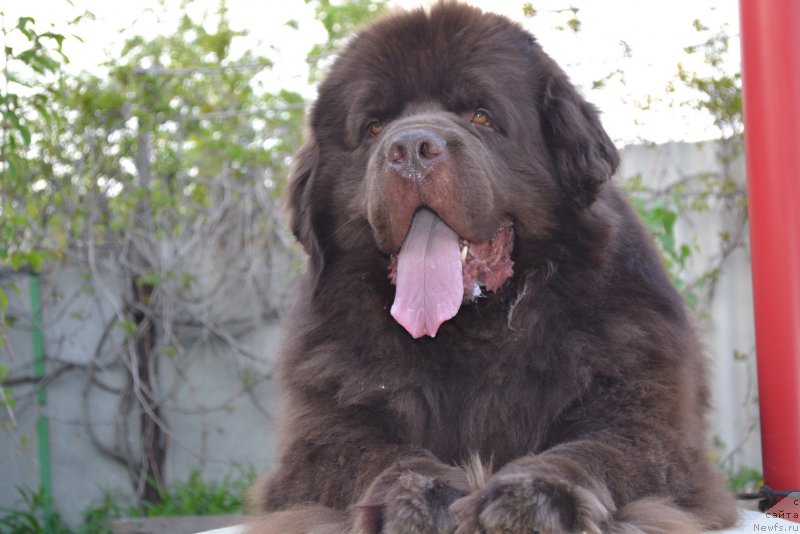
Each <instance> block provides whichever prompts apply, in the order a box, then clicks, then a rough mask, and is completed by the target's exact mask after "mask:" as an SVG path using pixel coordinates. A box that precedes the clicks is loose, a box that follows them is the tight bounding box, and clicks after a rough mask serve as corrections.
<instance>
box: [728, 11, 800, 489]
mask: <svg viewBox="0 0 800 534" xmlns="http://www.w3.org/2000/svg"><path fill="white" fill-rule="evenodd" d="M739 8H740V11H739V16H740V19H741V34H742V74H743V80H744V119H745V121H744V124H745V141H746V149H747V183H748V199H749V209H750V240H751V251H752V264H753V298H754V306H755V327H756V353H757V358H758V389H759V404H760V409H761V444H762V449H763V460H764V482H765V483H766V484H767V485H768V486H770V487H772V489H774V490H800V0H740V2H739Z"/></svg>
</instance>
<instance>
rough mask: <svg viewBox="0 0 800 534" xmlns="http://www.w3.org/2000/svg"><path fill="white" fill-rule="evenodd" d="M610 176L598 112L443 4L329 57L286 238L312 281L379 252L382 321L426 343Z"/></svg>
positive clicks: (384, 25)
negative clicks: (388, 312)
mask: <svg viewBox="0 0 800 534" xmlns="http://www.w3.org/2000/svg"><path fill="white" fill-rule="evenodd" d="M617 164H618V155H617V152H616V149H615V147H614V145H613V143H612V142H611V140H610V139H609V138H608V136H607V135H606V133H605V131H604V130H603V128H602V126H601V125H600V122H599V120H598V116H597V112H596V110H595V109H594V108H593V107H592V106H591V105H590V104H588V103H587V102H585V101H584V100H583V98H582V97H581V96H580V95H579V94H578V93H577V92H576V90H575V89H574V87H573V86H572V84H571V83H570V82H569V80H568V79H567V76H566V75H565V74H564V72H563V71H562V70H561V69H560V68H559V67H558V66H557V65H556V64H555V63H554V62H553V60H552V59H550V58H549V57H548V56H547V55H546V54H545V53H544V52H543V51H542V50H541V48H540V46H539V45H538V44H537V43H536V41H535V40H534V38H533V37H532V36H531V35H530V34H528V33H527V32H525V31H524V30H523V29H522V28H521V27H519V26H518V25H516V24H514V23H512V22H511V21H509V20H507V19H506V18H504V17H501V16H497V15H492V14H484V13H482V12H481V11H479V10H477V9H475V8H471V7H468V6H463V5H458V4H452V3H443V4H439V5H437V6H435V7H434V8H432V9H431V10H430V12H427V13H426V12H424V11H422V10H416V11H413V12H409V13H402V14H394V15H389V16H387V17H385V18H383V19H381V20H379V21H378V22H376V23H375V24H373V25H372V26H370V27H368V28H367V29H366V30H364V31H363V32H362V33H361V34H359V35H358V36H356V37H355V38H354V39H353V40H352V42H351V43H350V44H349V45H348V46H347V47H346V48H345V50H344V51H343V52H342V53H341V54H340V55H339V57H338V58H337V60H336V61H335V63H334V65H333V66H332V68H331V70H330V73H329V75H328V76H327V78H326V79H325V81H324V82H323V83H322V84H321V86H320V88H319V98H318V99H317V102H316V104H315V105H314V108H313V110H312V112H311V116H310V122H309V131H308V134H307V138H306V142H305V144H304V146H303V147H302V148H301V149H300V151H299V152H298V154H297V155H296V162H295V167H294V171H293V174H292V177H291V180H290V186H289V204H290V208H291V217H292V219H291V223H292V228H293V230H294V233H295V235H296V236H297V238H298V239H299V240H300V242H301V243H302V244H303V245H304V247H305V249H306V251H307V252H308V253H309V255H310V256H311V260H312V268H313V269H316V270H317V271H321V270H322V269H323V266H324V265H325V264H326V262H329V261H331V260H333V259H335V258H336V257H337V256H341V255H343V254H348V255H352V254H355V255H358V254H365V253H375V252H377V251H380V253H382V254H383V256H384V257H385V261H386V266H387V270H388V273H389V278H391V281H392V282H393V283H396V284H397V294H396V298H395V304H394V306H393V310H392V313H393V315H394V316H395V318H397V320H398V321H399V322H400V323H401V324H403V326H404V327H406V329H407V330H409V332H410V333H411V334H412V335H414V336H415V337H418V336H421V335H431V336H432V335H435V333H436V329H437V328H438V326H439V324H440V323H441V322H442V321H444V320H447V319H449V318H450V317H452V316H453V315H455V313H456V312H457V311H458V309H459V307H460V306H461V304H462V303H463V302H466V301H469V300H471V299H472V298H473V297H474V296H475V295H478V294H480V293H482V292H483V291H495V290H498V289H499V288H500V287H502V285H503V283H504V282H505V280H506V279H508V278H509V277H510V276H512V275H513V274H512V273H513V270H514V268H513V248H514V246H517V247H520V246H524V245H525V243H526V242H528V241H535V240H544V239H546V238H547V236H548V235H549V234H550V233H552V232H553V231H554V229H555V228H556V226H557V225H558V221H559V220H560V219H562V218H564V217H569V216H570V214H571V213H575V212H578V211H580V210H584V209H586V208H587V207H588V206H590V205H591V204H592V203H593V201H594V199H595V198H596V196H597V194H598V192H599V190H600V188H601V186H602V185H603V183H604V182H605V181H606V180H607V179H608V178H609V177H610V176H611V175H612V174H613V172H614V171H615V169H616V167H617ZM387 283H389V282H388V281H387Z"/></svg>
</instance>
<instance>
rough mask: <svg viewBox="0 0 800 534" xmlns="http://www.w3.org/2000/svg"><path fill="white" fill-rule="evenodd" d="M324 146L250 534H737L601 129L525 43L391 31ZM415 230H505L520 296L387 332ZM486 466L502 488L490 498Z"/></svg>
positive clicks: (700, 410) (697, 369)
mask: <svg viewBox="0 0 800 534" xmlns="http://www.w3.org/2000/svg"><path fill="white" fill-rule="evenodd" d="M476 111H478V112H479V113H476ZM486 116H488V117H490V120H489V121H485V120H484V119H485V117H486ZM309 126H310V127H309V132H308V135H307V139H306V142H305V144H304V146H303V147H302V148H301V149H300V150H299V152H298V154H297V156H296V164H295V169H294V173H293V176H292V177H291V182H290V185H289V187H288V202H289V205H290V208H291V222H292V228H293V231H294V233H295V235H296V236H297V239H298V240H299V241H300V242H301V243H302V244H303V246H304V247H305V250H306V251H307V253H308V255H309V257H310V261H309V265H308V272H307V274H306V276H305V278H304V279H303V280H302V282H301V283H300V285H299V295H298V297H297V302H296V304H295V307H294V312H293V316H292V318H291V320H290V321H289V325H288V330H287V332H286V343H285V346H284V348H283V353H282V360H281V373H280V376H281V380H282V384H283V387H284V388H285V398H286V402H285V414H284V418H283V420H284V421H283V422H284V424H283V426H282V428H281V438H282V442H281V449H280V450H281V453H280V459H279V463H278V465H277V467H276V468H275V469H274V471H272V472H271V473H270V474H268V475H267V476H265V477H264V478H263V479H262V480H261V481H260V482H259V484H258V486H257V488H256V491H254V494H253V495H254V504H255V507H256V509H257V510H258V511H259V512H260V513H261V514H262V516H261V518H260V519H259V520H258V521H257V522H256V523H255V524H254V525H253V527H252V529H253V531H254V532H261V533H267V532H280V533H284V534H285V533H292V532H303V533H319V534H321V533H340V532H359V533H381V532H382V533H420V534H422V533H445V532H447V533H449V532H457V533H459V534H467V533H469V534H473V533H499V532H507V533H530V532H540V533H545V532H547V533H556V532H558V533H561V532H565V533H566V532H588V533H600V532H613V533H642V532H644V533H683V534H686V533H692V532H699V531H701V530H702V529H711V528H722V527H726V526H729V525H731V524H732V523H733V522H734V521H735V518H736V512H735V507H734V505H733V501H732V499H731V497H730V495H729V494H728V493H727V491H726V490H725V488H724V484H723V482H722V480H721V477H720V476H719V474H718V473H717V472H716V471H715V470H714V468H713V467H712V466H711V465H710V463H709V460H708V455H707V452H706V447H707V441H706V433H705V425H704V413H705V411H706V409H707V407H708V403H709V399H708V391H707V389H706V384H705V379H706V372H705V369H704V364H703V356H702V352H701V349H700V347H699V345H698V342H697V340H696V337H695V335H694V333H693V331H692V327H691V325H690V320H689V317H688V316H687V312H686V310H685V309H684V304H683V302H682V300H681V298H680V297H679V295H678V293H677V292H676V291H675V289H674V288H673V286H672V285H671V284H670V281H669V280H668V277H667V276H666V274H665V272H664V270H663V268H662V266H661V262H660V259H659V256H658V254H657V253H656V251H655V250H654V248H653V246H652V245H651V242H650V240H649V238H648V236H647V234H646V232H645V230H644V229H643V228H642V226H641V224H640V223H639V221H638V220H637V217H636V215H635V214H634V212H633V211H632V209H631V208H630V206H629V205H628V203H627V202H626V201H625V200H624V198H623V196H622V195H621V194H620V193H619V192H618V190H617V189H616V187H615V186H614V185H612V184H611V182H610V181H609V178H610V177H611V175H612V174H613V173H614V171H615V169H616V167H617V165H618V155H617V151H616V149H615V147H614V145H613V144H612V142H611V141H610V140H609V138H608V136H607V135H606V133H605V131H604V130H603V128H602V126H601V124H600V122H599V120H598V115H597V112H596V110H595V109H594V108H593V107H592V106H591V105H589V104H587V103H586V102H585V101H584V100H583V98H582V97H581V96H580V95H579V94H578V93H577V92H576V90H575V89H574V88H573V86H572V85H571V84H570V82H569V80H568V79H567V77H566V75H565V74H564V72H563V71H562V70H561V69H560V68H559V67H558V66H557V65H556V64H555V63H554V62H553V61H552V60H551V59H550V58H549V57H548V56H547V55H546V54H545V53H544V52H543V51H542V50H541V48H540V47H539V45H538V44H537V43H536V41H535V40H534V38H533V37H531V36H530V35H529V34H528V33H526V32H525V31H524V30H523V29H522V28H521V27H519V26H518V25H516V24H514V23H512V22H510V21H509V20H507V19H505V18H503V17H500V16H496V15H492V14H485V13H482V12H480V11H479V10H477V9H474V8H471V7H467V6H463V5H458V4H454V3H442V4H438V5H436V6H435V7H433V8H432V9H430V11H427V12H426V11H423V10H416V11H412V12H408V13H402V14H393V15H389V16H386V17H384V18H382V19H380V20H379V21H378V22H376V23H374V24H373V25H371V26H370V27H368V28H367V29H366V30H364V31H363V32H361V33H360V34H359V35H358V36H356V37H355V38H354V39H353V40H352V41H351V42H350V44H349V45H348V46H347V47H346V48H345V50H344V51H343V52H342V53H341V54H340V55H339V57H338V58H337V59H336V61H335V63H334V65H333V66H332V68H331V70H330V73H329V75H328V76H327V78H326V79H325V81H324V82H323V83H322V84H321V86H320V88H319V98H318V99H317V101H316V104H315V105H314V108H313V110H312V112H311V115H310V123H309ZM409 131H413V132H417V131H421V132H423V133H422V134H420V135H423V136H426V135H427V136H429V137H430V139H433V141H425V142H426V143H428V142H431V143H433V144H434V145H435V146H434V148H433V149H431V148H430V147H429V146H428V145H426V146H425V147H423V148H422V149H420V150H421V152H420V154H422V156H426V157H427V156H430V158H429V159H431V161H430V162H425V163H424V164H421V165H423V167H421V168H419V169H417V170H419V171H420V173H419V175H414V176H411V174H409V173H406V171H405V170H403V169H401V168H400V167H399V166H398V165H397V161H399V160H400V159H401V158H400V156H398V155H397V153H396V152H392V150H394V149H393V147H396V146H397V143H398V141H397V139H406V138H405V137H403V136H404V135H405V136H406V137H407V132H409ZM414 135H417V134H416V133H415V134H414ZM426 139H427V138H426ZM401 144H402V143H401ZM426 151H427V152H426ZM431 154H432V155H431ZM401 156H402V154H401ZM423 171H424V172H423ZM409 191H410V193H409ZM420 207H422V208H425V209H430V210H431V211H434V212H435V213H436V214H437V215H438V216H439V217H441V218H442V219H443V220H444V221H446V223H447V225H448V226H450V227H451V228H452V229H453V230H454V231H455V232H456V233H458V235H459V236H460V237H461V238H463V239H464V240H467V241H470V242H476V243H479V242H484V241H486V240H488V239H490V238H491V237H492V235H493V233H494V232H495V230H496V229H497V228H498V226H500V225H501V224H502V222H503V221H504V220H510V221H511V222H512V223H513V232H514V241H513V255H512V256H511V259H512V260H513V275H512V276H510V278H508V279H507V280H505V281H504V283H503V284H502V287H500V288H499V289H497V290H496V291H493V292H486V294H485V295H484V296H482V297H480V298H478V299H476V300H475V301H474V302H467V303H465V304H463V305H462V306H461V308H460V309H459V310H458V313H457V314H456V315H455V317H453V318H452V319H450V320H449V321H446V322H444V324H442V325H441V327H439V329H438V332H436V335H435V337H421V338H419V339H414V338H413V337H412V336H411V335H410V334H409V332H407V331H406V330H405V329H404V328H403V327H402V326H400V325H399V324H398V322H397V321H395V320H394V319H393V317H392V316H391V315H390V311H389V309H390V306H391V304H392V301H393V299H394V297H395V286H394V285H393V283H392V281H390V278H389V270H390V264H391V261H390V256H391V255H392V254H394V253H396V252H397V249H398V247H399V246H400V245H401V244H402V242H403V236H404V235H405V232H406V231H408V224H409V220H410V218H411V217H412V216H413V215H414V213H415V212H416V210H418V209H419V208H420ZM476 457H477V458H480V459H481V460H483V461H484V462H485V463H488V462H491V463H492V464H493V466H494V469H495V470H494V472H493V474H487V475H486V477H485V478H486V480H485V481H482V482H481V481H480V480H478V479H480V478H481V477H472V480H470V477H469V476H468V475H469V474H470V473H475V472H477V471H480V469H479V467H476V463H475V462H474V458H476ZM467 464H470V465H467Z"/></svg>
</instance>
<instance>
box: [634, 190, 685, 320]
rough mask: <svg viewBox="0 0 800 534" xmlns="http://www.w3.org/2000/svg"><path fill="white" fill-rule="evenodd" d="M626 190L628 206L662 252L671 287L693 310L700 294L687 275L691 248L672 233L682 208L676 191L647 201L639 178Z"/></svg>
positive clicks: (647, 197) (648, 198)
mask: <svg viewBox="0 0 800 534" xmlns="http://www.w3.org/2000/svg"><path fill="white" fill-rule="evenodd" d="M628 187H629V190H630V193H631V197H630V199H631V203H632V204H633V207H634V208H635V209H636V211H637V213H638V214H639V217H640V218H641V220H642V222H643V223H644V225H645V227H646V228H647V230H648V231H649V232H650V234H651V235H652V236H653V239H654V240H655V242H656V246H658V249H659V251H660V252H661V257H662V260H663V262H664V267H665V268H666V269H667V272H668V273H669V275H670V278H671V279H672V282H673V284H675V287H677V288H678V290H679V291H680V292H681V294H682V295H683V298H684V300H686V302H687V304H689V306H690V307H692V308H696V307H697V305H698V303H699V294H698V292H697V288H696V286H695V285H694V284H692V283H690V282H689V281H688V276H687V271H688V269H689V267H690V264H691V259H692V249H691V247H689V245H687V244H685V243H680V242H679V240H678V238H677V236H676V233H675V224H676V223H677V221H678V217H679V216H680V214H681V209H682V204H681V200H680V197H679V195H678V193H677V191H673V194H672V196H667V195H660V196H657V197H656V198H654V199H653V198H650V197H649V196H648V195H646V194H645V193H646V191H647V189H646V188H645V187H644V186H643V185H642V180H641V177H634V178H632V179H631V180H630V181H629V183H628Z"/></svg>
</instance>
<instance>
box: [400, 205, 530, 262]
mask: <svg viewBox="0 0 800 534" xmlns="http://www.w3.org/2000/svg"><path fill="white" fill-rule="evenodd" d="M421 210H428V211H430V212H432V213H433V214H434V215H436V216H437V217H439V218H440V219H441V220H443V221H444V223H445V224H446V225H447V226H449V227H450V228H452V229H453V231H454V232H455V233H456V234H458V245H459V248H460V249H462V261H463V260H464V257H463V256H464V251H463V248H464V247H465V246H466V247H469V246H470V245H481V244H484V243H488V242H490V241H491V240H493V239H494V238H496V237H497V236H498V235H500V233H502V232H503V230H505V229H506V228H508V227H509V226H511V227H512V228H513V227H514V226H515V225H514V220H513V219H512V218H511V217H505V218H503V222H502V223H500V225H499V226H497V227H496V229H495V230H494V232H493V233H492V234H491V236H490V237H489V238H488V239H482V238H481V237H479V236H478V235H474V237H471V236H468V235H467V232H461V231H459V229H458V228H457V227H456V226H455V225H452V224H450V222H449V221H448V220H447V219H446V218H444V217H442V216H441V215H440V214H439V213H437V212H436V210H433V209H431V208H429V207H428V206H424V205H423V206H419V207H417V209H415V210H414V212H413V213H412V215H411V217H410V219H409V225H408V228H406V231H405V233H404V234H403V239H402V240H401V241H400V244H399V245H398V246H397V247H396V248H395V249H394V252H391V253H390V254H389V255H390V256H397V255H398V254H399V253H400V250H401V249H402V248H403V244H404V243H405V241H406V238H407V237H408V232H409V230H411V223H410V221H411V220H413V219H414V215H416V214H417V212H419V211H421ZM470 233H472V232H470Z"/></svg>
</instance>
